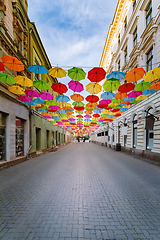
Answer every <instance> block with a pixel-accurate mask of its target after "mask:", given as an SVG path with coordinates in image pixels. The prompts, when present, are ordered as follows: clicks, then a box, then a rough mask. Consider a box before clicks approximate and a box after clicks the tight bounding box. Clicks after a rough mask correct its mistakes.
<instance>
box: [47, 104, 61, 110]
mask: <svg viewBox="0 0 160 240" xmlns="http://www.w3.org/2000/svg"><path fill="white" fill-rule="evenodd" d="M49 108H50V109H52V110H58V109H60V106H58V105H50V106H49Z"/></svg>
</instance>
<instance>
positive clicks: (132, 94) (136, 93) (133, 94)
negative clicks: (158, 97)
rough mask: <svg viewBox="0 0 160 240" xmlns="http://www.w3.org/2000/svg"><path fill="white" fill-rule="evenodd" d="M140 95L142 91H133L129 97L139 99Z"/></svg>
mask: <svg viewBox="0 0 160 240" xmlns="http://www.w3.org/2000/svg"><path fill="white" fill-rule="evenodd" d="M140 95H142V91H135V90H133V91H132V92H130V93H129V94H128V97H130V98H134V97H138V96H140Z"/></svg>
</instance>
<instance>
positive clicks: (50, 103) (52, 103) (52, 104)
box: [46, 100, 57, 106]
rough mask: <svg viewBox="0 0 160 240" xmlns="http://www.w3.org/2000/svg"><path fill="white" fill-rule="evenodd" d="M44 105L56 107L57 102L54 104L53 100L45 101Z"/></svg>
mask: <svg viewBox="0 0 160 240" xmlns="http://www.w3.org/2000/svg"><path fill="white" fill-rule="evenodd" d="M46 105H48V106H54V105H57V102H55V101H54V100H48V101H46Z"/></svg>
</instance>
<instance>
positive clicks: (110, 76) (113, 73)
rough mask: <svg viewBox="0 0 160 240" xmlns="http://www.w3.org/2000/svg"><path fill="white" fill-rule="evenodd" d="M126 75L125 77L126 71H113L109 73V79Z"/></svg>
mask: <svg viewBox="0 0 160 240" xmlns="http://www.w3.org/2000/svg"><path fill="white" fill-rule="evenodd" d="M124 77H125V73H123V72H120V71H113V72H111V73H109V74H108V75H107V79H111V78H116V79H119V80H120V79H122V78H124Z"/></svg>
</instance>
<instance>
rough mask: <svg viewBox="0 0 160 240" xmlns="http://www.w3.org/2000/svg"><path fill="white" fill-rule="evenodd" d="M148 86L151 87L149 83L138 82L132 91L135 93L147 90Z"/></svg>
mask: <svg viewBox="0 0 160 240" xmlns="http://www.w3.org/2000/svg"><path fill="white" fill-rule="evenodd" d="M150 86H151V84H150V83H149V82H140V83H138V84H137V85H136V86H135V88H134V90H135V91H144V90H146V89H147V88H149V87H150Z"/></svg>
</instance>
